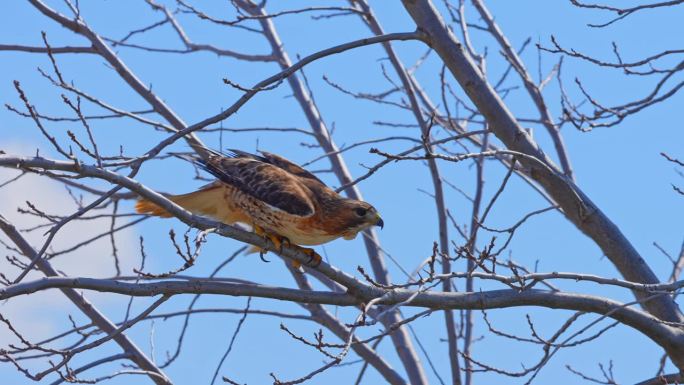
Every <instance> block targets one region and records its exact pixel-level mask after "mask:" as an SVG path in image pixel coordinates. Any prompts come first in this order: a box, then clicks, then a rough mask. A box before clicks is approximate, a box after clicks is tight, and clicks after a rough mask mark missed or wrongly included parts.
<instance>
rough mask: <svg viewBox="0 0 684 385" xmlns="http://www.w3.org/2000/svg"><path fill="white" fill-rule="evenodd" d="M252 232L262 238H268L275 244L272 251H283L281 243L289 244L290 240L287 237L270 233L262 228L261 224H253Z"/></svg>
mask: <svg viewBox="0 0 684 385" xmlns="http://www.w3.org/2000/svg"><path fill="white" fill-rule="evenodd" d="M254 233H255V234H256V235H258V236H260V237H262V238H264V239H268V240H269V241H271V242H272V243H273V245H274V246H275V249H274V250H273V251H276V252H279V253H280V252H282V251H283V243H285V244H287V245H289V244H290V241H289V240H288V239H287V238H285V237H281V236H279V235H275V234H271V233H269V232H267V231H266V230H264V229H263V228H262V227H261V226H257V225H254Z"/></svg>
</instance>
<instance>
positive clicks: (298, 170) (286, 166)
mask: <svg viewBox="0 0 684 385" xmlns="http://www.w3.org/2000/svg"><path fill="white" fill-rule="evenodd" d="M228 151H230V152H231V153H234V154H235V155H236V156H239V157H244V158H252V159H256V160H259V161H262V162H264V163H269V164H272V165H274V166H277V167H279V168H282V169H283V170H285V171H287V172H289V173H290V174H292V175H296V176H298V177H300V178H306V179H311V180H313V181H316V182H318V183H320V184H322V185H324V186H325V183H323V181H322V180H320V179H318V177H316V176H315V175H314V174H312V173H310V172H308V171H306V170H305V169H303V168H302V167H300V166H299V165H297V164H294V163H292V162H291V161H289V160H287V159H285V158H283V157H282V156H280V155H276V154H272V153H270V152H266V151H259V152H261V155H262V156H259V155H255V154H250V153H249V152H245V151H241V150H235V149H229V150H228Z"/></svg>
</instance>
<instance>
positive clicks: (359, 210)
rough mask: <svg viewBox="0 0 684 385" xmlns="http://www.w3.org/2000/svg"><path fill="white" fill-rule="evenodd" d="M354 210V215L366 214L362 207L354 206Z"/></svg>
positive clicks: (361, 215) (363, 215)
mask: <svg viewBox="0 0 684 385" xmlns="http://www.w3.org/2000/svg"><path fill="white" fill-rule="evenodd" d="M354 212H355V213H356V215H358V216H360V217H365V216H366V209H362V208H360V207H359V208H355V209H354Z"/></svg>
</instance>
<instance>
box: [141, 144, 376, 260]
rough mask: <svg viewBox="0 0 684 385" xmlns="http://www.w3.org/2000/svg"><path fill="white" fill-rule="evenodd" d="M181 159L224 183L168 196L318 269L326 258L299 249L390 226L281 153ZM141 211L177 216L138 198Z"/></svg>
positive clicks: (235, 152) (236, 152) (373, 211)
mask: <svg viewBox="0 0 684 385" xmlns="http://www.w3.org/2000/svg"><path fill="white" fill-rule="evenodd" d="M179 157H181V158H183V159H186V160H189V161H191V162H193V163H194V164H196V165H198V166H199V167H200V168H202V169H204V170H206V171H209V172H210V173H211V174H213V175H214V176H215V177H216V178H218V180H216V181H214V182H212V183H210V184H208V185H206V186H204V187H202V188H200V189H199V190H197V191H195V192H191V193H188V194H182V195H167V196H166V197H167V198H168V199H170V200H172V201H173V202H175V203H176V204H178V205H180V206H181V207H183V208H185V209H186V210H188V211H190V212H192V213H193V214H198V215H204V216H208V217H212V218H215V219H216V220H219V221H221V222H224V223H227V224H233V223H235V222H241V223H245V224H248V225H250V226H252V228H253V229H254V232H255V233H257V234H259V235H261V236H263V237H265V238H268V239H270V240H271V242H273V244H274V245H275V246H276V248H277V249H278V250H277V251H281V250H282V245H283V244H287V245H289V246H291V247H294V248H297V249H299V250H300V251H302V252H304V253H306V254H307V255H309V257H310V258H311V264H312V265H313V266H317V265H318V264H319V263H320V261H321V256H320V255H318V254H317V253H316V252H315V251H314V250H313V249H310V248H304V247H300V246H299V245H320V244H323V243H326V242H330V241H332V240H333V239H337V238H340V237H342V238H344V239H354V238H355V237H356V235H357V234H358V233H359V232H360V231H362V230H365V229H367V228H369V227H371V226H380V227H381V228H382V227H383V225H384V223H383V221H382V218H381V217H380V214H379V213H378V212H377V210H376V209H375V208H374V207H373V206H371V205H370V204H368V203H366V202H363V201H359V200H355V199H347V198H344V197H342V196H340V195H339V194H338V193H336V192H335V191H333V190H331V189H330V188H329V187H328V186H326V185H325V184H324V183H323V182H322V181H321V180H320V179H318V178H317V177H316V176H314V175H313V174H312V173H310V172H308V171H306V170H305V169H303V168H302V167H300V166H298V165H296V164H294V163H292V162H290V161H289V160H287V159H285V158H283V157H281V156H278V155H275V154H271V153H268V152H263V151H262V152H261V155H254V154H250V153H247V152H244V151H240V150H228V152H227V153H226V154H219V153H217V152H214V151H212V152H211V155H210V156H209V157H208V158H207V159H202V158H199V157H197V156H190V155H181V156H179ZM135 209H136V211H137V212H138V213H141V214H149V215H156V216H160V217H163V218H168V217H171V214H170V213H169V212H167V211H166V210H164V209H163V208H161V207H159V206H157V205H155V204H154V203H152V202H150V201H149V200H147V199H144V198H141V199H139V200H138V202H137V204H136V205H135ZM257 250H258V251H262V250H260V249H258V248H257V249H256V250H255V251H257ZM262 252H263V251H262ZM295 266H297V267H298V266H299V264H297V263H295Z"/></svg>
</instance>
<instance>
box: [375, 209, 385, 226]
mask: <svg viewBox="0 0 684 385" xmlns="http://www.w3.org/2000/svg"><path fill="white" fill-rule="evenodd" d="M375 215H376V216H377V220H376V221H375V225H376V226H378V227H380V228H381V229H382V228H383V227H384V226H385V222H384V221H383V220H382V218H381V217H380V214H377V213H376V214H375Z"/></svg>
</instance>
